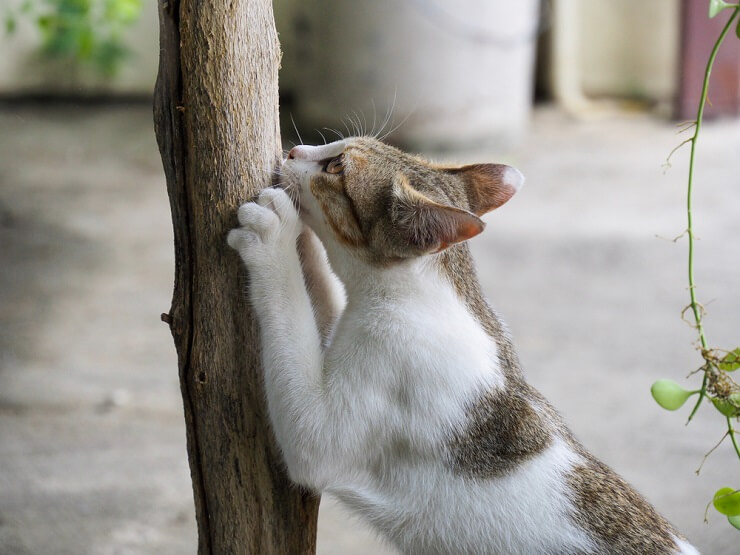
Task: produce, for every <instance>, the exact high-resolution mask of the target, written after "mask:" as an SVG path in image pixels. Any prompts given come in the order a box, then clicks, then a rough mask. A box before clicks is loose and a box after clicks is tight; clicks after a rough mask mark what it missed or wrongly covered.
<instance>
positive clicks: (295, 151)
mask: <svg viewBox="0 0 740 555" xmlns="http://www.w3.org/2000/svg"><path fill="white" fill-rule="evenodd" d="M306 159H308V148H306V147H304V146H294V147H293V148H291V149H290V152H289V153H288V160H306Z"/></svg>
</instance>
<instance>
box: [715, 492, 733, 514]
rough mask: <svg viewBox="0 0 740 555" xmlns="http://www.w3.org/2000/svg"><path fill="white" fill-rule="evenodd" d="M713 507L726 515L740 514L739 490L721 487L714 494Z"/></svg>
mask: <svg viewBox="0 0 740 555" xmlns="http://www.w3.org/2000/svg"><path fill="white" fill-rule="evenodd" d="M712 503H713V504H714V508H715V509H717V511H719V512H720V513H722V514H723V515H726V516H740V491H738V490H736V489H734V488H721V489H718V490H717V492H716V493H715V494H714V499H713V500H712Z"/></svg>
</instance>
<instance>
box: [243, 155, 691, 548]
mask: <svg viewBox="0 0 740 555" xmlns="http://www.w3.org/2000/svg"><path fill="white" fill-rule="evenodd" d="M300 148H301V149H302V150H301V151H300V152H297V153H295V154H296V156H294V157H293V158H292V159H289V160H288V161H287V162H286V163H285V173H287V174H288V176H289V178H290V179H291V180H292V182H295V183H297V184H299V185H300V187H301V207H302V213H301V215H302V217H303V218H304V219H305V221H306V222H307V223H308V224H309V225H310V226H311V227H312V229H314V231H315V232H316V233H317V235H318V236H319V238H320V239H321V240H322V242H323V243H324V245H325V247H326V250H327V253H328V256H329V261H330V262H331V265H332V267H333V268H334V269H335V270H336V272H337V274H338V276H339V278H340V279H341V281H342V283H343V284H344V286H345V288H346V294H347V304H346V307H345V308H344V311H343V313H342V314H341V317H340V318H339V321H338V324H337V325H336V328H335V331H334V335H333V338H332V341H331V343H330V345H329V346H328V347H327V348H326V349H322V346H321V340H320V337H319V333H318V330H317V326H316V323H315V321H314V317H313V313H312V308H311V303H310V301H309V297H308V295H307V293H306V289H305V286H304V281H303V276H302V273H301V266H300V263H299V260H298V256H297V254H296V249H295V241H296V237H297V235H298V233H299V232H300V230H301V225H302V224H301V222H300V221H299V218H298V214H297V213H296V211H295V209H294V208H293V205H292V203H291V202H290V200H289V198H288V197H287V195H286V194H285V193H284V192H283V191H280V190H275V189H267V190H265V191H263V192H262V194H261V195H260V197H259V199H258V201H257V203H251V204H247V205H244V206H243V207H241V208H240V210H239V220H240V223H241V225H242V227H241V228H240V229H236V230H233V231H232V232H231V233H230V234H229V238H228V240H229V244H230V245H231V246H232V247H233V248H235V249H237V250H238V251H239V253H240V255H241V256H242V258H243V260H244V262H245V264H246V266H247V268H248V271H249V277H250V289H249V291H250V300H251V303H252V305H253V307H254V310H255V312H256V315H257V318H258V320H259V324H260V327H261V345H262V357H263V365H264V372H265V389H266V396H267V402H268V409H269V414H270V418H271V421H272V425H273V429H274V432H275V435H276V438H277V441H278V443H279V445H280V447H281V449H282V452H283V456H284V459H285V462H286V464H287V468H288V471H289V473H290V476H291V477H292V479H293V480H295V481H296V482H298V483H300V484H303V485H305V486H308V487H310V488H312V489H314V490H317V491H321V492H329V493H332V494H334V495H336V496H337V497H338V498H339V499H341V500H342V501H343V502H344V503H346V504H347V505H348V506H349V507H351V508H352V509H353V510H355V511H356V512H357V513H359V514H360V515H362V516H364V517H365V518H366V519H367V520H368V521H369V522H370V523H372V524H373V525H374V526H375V527H376V528H377V529H378V530H379V531H381V532H382V533H383V534H384V535H385V536H386V537H387V538H389V539H390V540H391V541H393V542H394V544H396V545H397V546H398V547H399V548H400V549H401V550H402V551H403V552H404V553H419V554H434V553H471V554H475V553H480V554H489V553H502V554H504V553H505V554H517V553H521V554H527V555H530V554H540V553H569V552H575V551H589V550H593V549H594V544H593V543H592V540H591V538H590V537H589V535H588V534H587V533H586V532H584V531H583V530H581V529H580V528H578V527H577V526H576V525H575V524H574V523H573V522H572V520H571V518H570V517H569V514H572V512H573V511H574V507H573V506H572V505H571V503H570V501H569V500H568V499H569V497H568V495H567V493H566V491H565V488H566V485H565V484H566V480H565V479H564V475H565V474H566V473H567V472H568V471H569V470H571V469H572V468H573V466H574V465H576V464H578V462H579V460H580V458H579V455H577V454H576V453H574V452H573V450H572V449H571V447H569V445H568V444H567V443H566V442H565V441H563V440H562V439H560V438H555V440H554V441H553V443H552V444H551V445H550V446H549V447H548V448H547V449H545V450H544V451H543V452H542V453H540V454H539V455H537V456H535V457H533V458H532V459H529V460H528V461H526V462H524V463H522V464H521V465H520V466H519V467H518V468H517V469H515V470H514V471H513V472H511V473H509V474H506V475H505V476H503V477H499V478H495V479H489V480H476V479H473V478H468V477H465V476H464V475H462V474H460V473H455V472H453V471H452V470H451V468H450V465H449V464H448V463H447V462H446V461H448V460H449V452H448V447H447V440H448V439H449V437H450V434H451V432H452V430H454V429H459V428H460V427H461V426H463V425H464V419H465V416H466V403H469V402H470V401H471V400H473V399H475V398H476V396H477V395H478V394H480V393H481V392H483V391H491V390H493V389H495V388H500V387H502V386H503V384H504V378H503V375H502V372H501V369H500V368H499V366H498V362H497V360H498V358H497V356H496V345H495V343H494V342H493V341H492V340H491V339H490V338H489V337H488V335H487V334H486V333H485V332H484V331H483V330H482V329H481V326H480V325H479V323H478V322H477V321H476V320H475V319H474V317H473V316H472V315H471V314H470V313H469V311H468V310H467V309H466V307H465V306H464V305H463V304H462V303H461V301H460V300H459V299H458V297H457V296H456V294H455V292H454V291H453V289H452V287H451V285H450V284H449V283H447V282H446V281H444V280H442V279H441V278H440V277H439V276H438V274H437V272H436V271H435V269H434V268H433V267H431V266H430V265H429V263H428V262H426V261H425V259H424V258H421V259H416V260H410V261H407V262H403V263H399V264H397V265H395V266H393V267H392V268H386V269H378V268H374V267H372V266H370V265H367V264H365V263H364V262H362V261H361V260H359V259H357V258H355V257H353V256H351V254H349V253H348V251H347V250H346V249H345V248H343V247H341V246H339V245H338V244H337V243H336V241H335V240H334V236H333V234H332V233H331V232H330V230H329V229H328V226H327V225H326V223H325V222H324V221H323V218H321V212H320V211H319V209H318V204H317V203H316V201H315V200H314V199H313V198H312V197H311V194H310V191H309V190H308V181H309V179H310V176H311V175H312V173H313V172H316V171H318V164H317V163H316V161H317V160H319V159H326V158H327V157H331V156H336V155H338V154H339V153H340V152H341V150H342V148H343V144H336V143H334V144H331V145H326V146H322V147H317V149H316V150H311V148H312V147H300ZM298 155H300V156H298ZM514 177H516V176H514ZM513 180H514V179H513V178H512V181H513ZM323 264H324V265H325V266H326V262H325V261H324V262H323ZM325 270H326V272H331V270H330V269H329V267H328V266H326V268H325ZM337 287H338V288H339V287H340V286H339V285H337ZM336 293H337V295H340V294H343V293H342V292H340V291H337V292H336ZM453 337H454V340H452V339H451V338H453ZM678 544H679V545H680V546H681V548H682V549H684V551H683V552H685V553H691V552H692V551H689V550H688V548H689V547H690V546H688V544H685V542H680V541H678ZM685 546H686V547H685Z"/></svg>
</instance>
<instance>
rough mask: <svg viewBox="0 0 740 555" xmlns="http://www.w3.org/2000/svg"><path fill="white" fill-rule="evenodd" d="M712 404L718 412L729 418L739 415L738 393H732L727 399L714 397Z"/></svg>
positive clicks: (739, 401)
mask: <svg viewBox="0 0 740 555" xmlns="http://www.w3.org/2000/svg"><path fill="white" fill-rule="evenodd" d="M712 404H713V405H714V408H716V409H717V410H718V411H719V412H721V413H722V414H723V415H725V416H729V417H730V418H734V417H736V416H740V393H733V394H732V395H730V397H729V398H728V399H718V398H717V397H714V398H713V399H712Z"/></svg>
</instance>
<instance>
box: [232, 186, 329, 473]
mask: <svg viewBox="0 0 740 555" xmlns="http://www.w3.org/2000/svg"><path fill="white" fill-rule="evenodd" d="M239 223H240V224H241V227H240V228H238V229H234V230H232V231H231V232H230V233H229V236H228V243H229V245H230V246H231V247H232V248H234V249H235V250H237V251H238V252H239V255H240V256H241V258H242V260H243V261H244V264H245V265H246V267H247V270H248V272H249V300H250V303H251V305H252V307H253V309H254V311H255V313H256V316H257V320H258V322H259V326H260V343H261V347H262V363H263V367H264V377H265V380H264V382H265V394H266V396H267V404H268V411H269V414H270V420H271V422H272V425H273V430H274V433H275V436H276V439H277V441H278V444H279V445H280V447H281V449H282V451H283V456H284V458H285V462H286V463H287V465H288V470H289V471H290V473H291V476H292V477H293V478H294V479H295V480H298V481H301V482H304V483H306V482H310V481H311V480H310V479H307V478H305V477H306V476H310V475H311V474H312V468H313V466H314V465H316V464H317V463H318V461H317V460H316V459H317V457H318V455H317V452H318V451H320V450H321V449H322V447H321V445H320V444H321V441H320V438H317V437H316V431H317V430H320V429H322V428H323V427H324V426H323V424H324V422H323V416H322V410H321V407H322V405H323V403H322V401H323V398H322V386H321V382H322V380H321V369H322V364H323V353H322V348H321V338H320V336H319V331H318V328H317V325H316V321H315V320H314V315H313V311H312V308H311V302H310V300H309V296H308V293H307V291H306V286H305V283H304V279H303V274H302V271H301V264H300V261H299V258H298V253H297V251H296V239H297V238H298V235H299V233H300V232H301V230H302V224H301V222H300V220H299V218H298V214H297V212H296V210H295V208H294V207H293V204H292V202H291V201H290V199H289V198H288V196H287V195H286V194H285V192H283V191H282V190H279V189H265V190H264V191H262V193H260V195H259V198H258V199H257V201H256V202H250V203H248V204H244V205H242V206H241V207H240V208H239ZM318 458H320V457H318ZM309 485H312V484H310V483H309Z"/></svg>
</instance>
